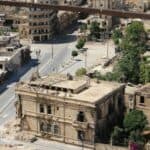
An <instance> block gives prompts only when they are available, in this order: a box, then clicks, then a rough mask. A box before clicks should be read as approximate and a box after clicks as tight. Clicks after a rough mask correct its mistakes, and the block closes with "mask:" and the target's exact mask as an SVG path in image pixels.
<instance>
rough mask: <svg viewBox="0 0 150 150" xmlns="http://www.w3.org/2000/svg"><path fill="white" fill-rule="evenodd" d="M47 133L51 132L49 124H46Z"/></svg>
mask: <svg viewBox="0 0 150 150" xmlns="http://www.w3.org/2000/svg"><path fill="white" fill-rule="evenodd" d="M47 132H52V125H51V124H50V123H48V124H47Z"/></svg>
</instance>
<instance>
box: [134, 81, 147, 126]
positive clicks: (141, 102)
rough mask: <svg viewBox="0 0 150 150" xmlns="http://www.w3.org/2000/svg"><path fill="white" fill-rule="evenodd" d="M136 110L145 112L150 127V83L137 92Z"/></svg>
mask: <svg viewBox="0 0 150 150" xmlns="http://www.w3.org/2000/svg"><path fill="white" fill-rule="evenodd" d="M135 109H138V110H141V111H143V112H144V114H145V115H146V117H147V120H148V123H149V126H150V83H148V84H146V85H144V86H142V87H141V88H140V89H138V90H137V91H136V92H135Z"/></svg>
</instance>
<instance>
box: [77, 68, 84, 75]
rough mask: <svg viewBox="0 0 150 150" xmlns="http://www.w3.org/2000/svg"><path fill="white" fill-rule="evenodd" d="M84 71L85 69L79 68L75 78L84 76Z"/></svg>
mask: <svg viewBox="0 0 150 150" xmlns="http://www.w3.org/2000/svg"><path fill="white" fill-rule="evenodd" d="M86 72H87V71H86V69H85V68H79V69H78V70H77V71H76V76H83V75H86Z"/></svg>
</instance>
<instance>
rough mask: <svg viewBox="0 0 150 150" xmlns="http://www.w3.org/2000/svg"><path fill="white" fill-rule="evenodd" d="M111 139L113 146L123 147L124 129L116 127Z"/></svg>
mask: <svg viewBox="0 0 150 150" xmlns="http://www.w3.org/2000/svg"><path fill="white" fill-rule="evenodd" d="M111 139H112V144H113V145H121V144H122V143H123V140H124V131H123V129H122V128H119V127H117V126H116V127H115V128H114V130H113V132H112V135H111Z"/></svg>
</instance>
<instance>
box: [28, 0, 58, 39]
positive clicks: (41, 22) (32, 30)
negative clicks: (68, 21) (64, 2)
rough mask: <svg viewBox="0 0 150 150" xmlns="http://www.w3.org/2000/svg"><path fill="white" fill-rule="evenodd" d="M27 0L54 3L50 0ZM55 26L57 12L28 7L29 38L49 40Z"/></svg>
mask: <svg viewBox="0 0 150 150" xmlns="http://www.w3.org/2000/svg"><path fill="white" fill-rule="evenodd" d="M28 2H34V3H41V4H42V3H44V4H54V3H56V2H54V1H51V0H33V1H31V0H29V1H28ZM56 27H57V12H55V11H54V10H47V9H39V8H30V9H29V12H28V28H27V29H28V33H29V40H31V41H32V42H40V41H45V40H49V39H50V38H51V37H52V35H53V33H54V31H55V28H56Z"/></svg>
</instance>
